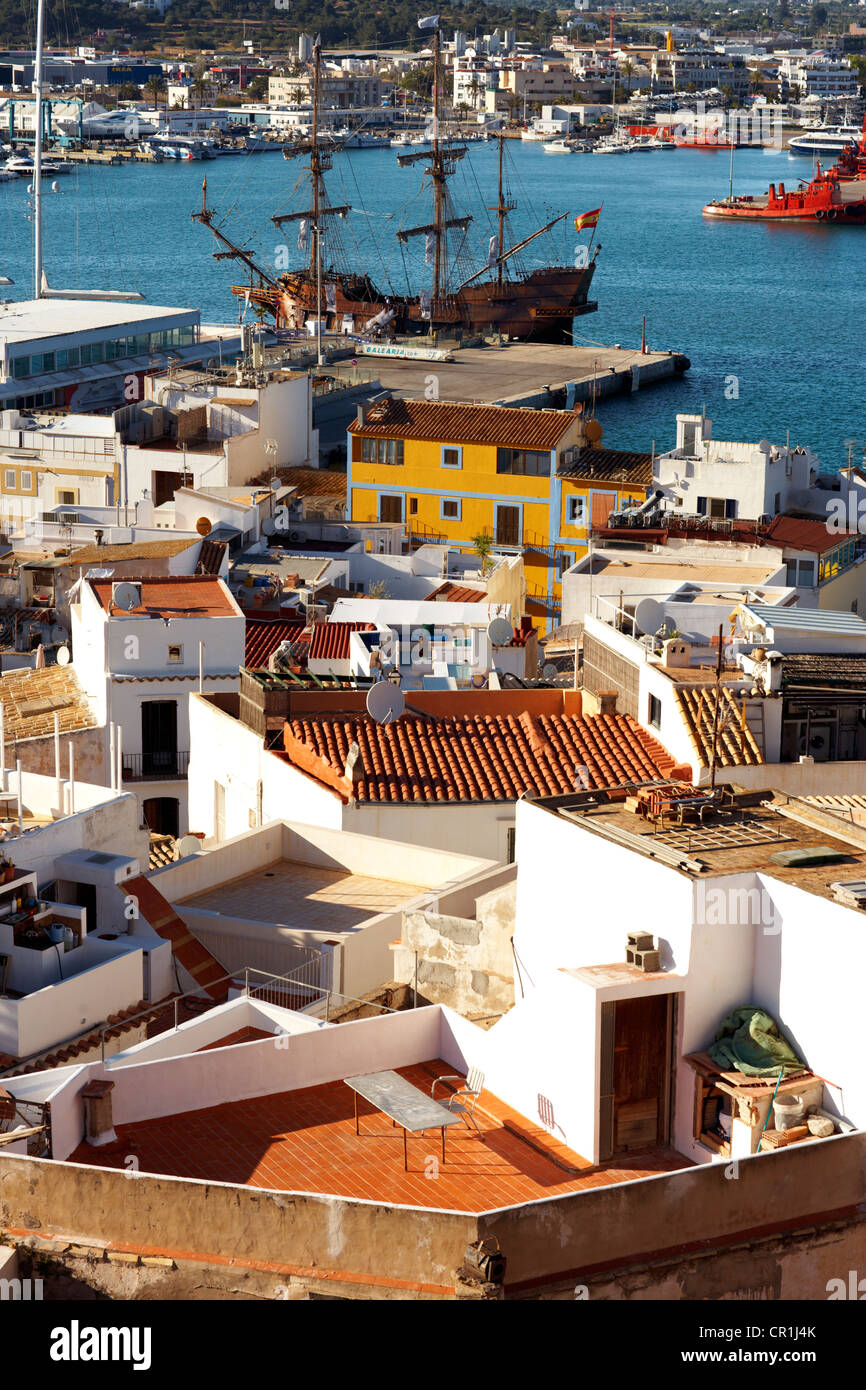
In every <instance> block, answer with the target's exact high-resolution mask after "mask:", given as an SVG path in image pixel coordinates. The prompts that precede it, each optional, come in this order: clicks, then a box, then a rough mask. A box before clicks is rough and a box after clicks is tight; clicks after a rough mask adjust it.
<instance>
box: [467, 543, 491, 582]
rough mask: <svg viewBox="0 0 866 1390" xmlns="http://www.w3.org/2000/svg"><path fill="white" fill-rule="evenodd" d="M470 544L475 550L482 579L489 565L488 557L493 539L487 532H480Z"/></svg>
mask: <svg viewBox="0 0 866 1390" xmlns="http://www.w3.org/2000/svg"><path fill="white" fill-rule="evenodd" d="M472 544H473V546H474V548H475V554H476V555H477V556H478V557H479V559H480V560H481V575H482V578H483V577H484V575H486V573H487V570H488V567H489V565H490V556H491V553H492V551H493V537H492V536H491V535H489V534H488V533H487V531H481V532H480V533H479V535H477V536H473V537H472Z"/></svg>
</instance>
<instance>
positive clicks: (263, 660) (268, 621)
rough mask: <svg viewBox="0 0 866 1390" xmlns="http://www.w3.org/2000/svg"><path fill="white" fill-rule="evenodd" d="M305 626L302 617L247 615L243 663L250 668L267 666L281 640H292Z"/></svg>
mask: <svg viewBox="0 0 866 1390" xmlns="http://www.w3.org/2000/svg"><path fill="white" fill-rule="evenodd" d="M305 627H306V622H305V620H304V619H303V618H280V617H277V616H274V617H272V618H271V617H264V616H262V617H255V618H254V617H251V616H250V617H247V626H246V645H245V650H244V665H245V666H248V667H249V668H250V669H251V670H260V669H261V668H262V667H264V666H267V664H268V658H269V657H270V656H271V655H272V654H273V653H274V652H275V651H276V650H277V647H278V646H279V645H280V643H281V642H294V641H295V640H296V639H297V638H298V637H300V635H301V633H302V632H303V631H304V628H305Z"/></svg>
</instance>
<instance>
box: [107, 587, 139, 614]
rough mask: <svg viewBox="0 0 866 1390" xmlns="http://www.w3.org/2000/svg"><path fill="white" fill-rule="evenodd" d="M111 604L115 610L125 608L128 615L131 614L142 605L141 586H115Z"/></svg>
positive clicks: (112, 590)
mask: <svg viewBox="0 0 866 1390" xmlns="http://www.w3.org/2000/svg"><path fill="white" fill-rule="evenodd" d="M111 602H112V603H113V604H114V607H115V608H125V609H126V611H127V613H131V612H132V610H133V609H134V608H138V607H139V605H140V603H141V586H140V585H139V584H113V585H112V588H111Z"/></svg>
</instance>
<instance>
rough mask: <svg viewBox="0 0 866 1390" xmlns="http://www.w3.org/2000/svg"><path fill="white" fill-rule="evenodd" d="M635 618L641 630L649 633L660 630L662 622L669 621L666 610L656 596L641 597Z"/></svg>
mask: <svg viewBox="0 0 866 1390" xmlns="http://www.w3.org/2000/svg"><path fill="white" fill-rule="evenodd" d="M634 620H635V622H636V623H637V625H638V627H639V628H640V630H641V632H645V633H647V634H653V633H656V632H658V630H659V628H660V627H661V626H662V624H663V623H666V622H667V619H666V617H665V610H664V609H663V608H662V606H661V604H660V603H657V602H656V600H655V599H654V598H644V599H641V601H640V603H639V604H638V605H637V608H636V609H635V610H634Z"/></svg>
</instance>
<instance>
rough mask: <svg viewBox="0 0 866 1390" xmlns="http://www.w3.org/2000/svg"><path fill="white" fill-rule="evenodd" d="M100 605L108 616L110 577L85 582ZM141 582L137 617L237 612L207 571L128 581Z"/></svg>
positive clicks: (231, 614) (110, 609) (227, 615)
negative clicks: (140, 599) (140, 601)
mask: <svg viewBox="0 0 866 1390" xmlns="http://www.w3.org/2000/svg"><path fill="white" fill-rule="evenodd" d="M88 582H89V583H90V586H91V588H92V589H93V592H94V594H95V595H96V597H97V599H98V600H99V603H100V605H101V607H102V608H104V609H105V611H106V613H109V614H110V615H111V616H112V617H114V616H115V615H116V613H117V612H118V611H119V610H117V609H115V608H114V607H113V606H112V604H111V590H112V584H113V582H114V581H113V580H111V579H91V580H89V581H88ZM128 582H129V583H134V582H135V583H140V584H141V598H142V603H141V607H140V608H133V609H132V613H133V615H134V616H135V617H141V618H234V617H237V611H236V609H235V607H234V605H233V603H232V600H231V597H230V595H229V592H228V590H227V589H226V587H225V585H224V584H223V582H222V580H221V579H217V578H215V577H214V576H213V575H210V574H172V575H165V576H163V577H162V578H159V579H142V580H135V581H134V580H129V581H128Z"/></svg>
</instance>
